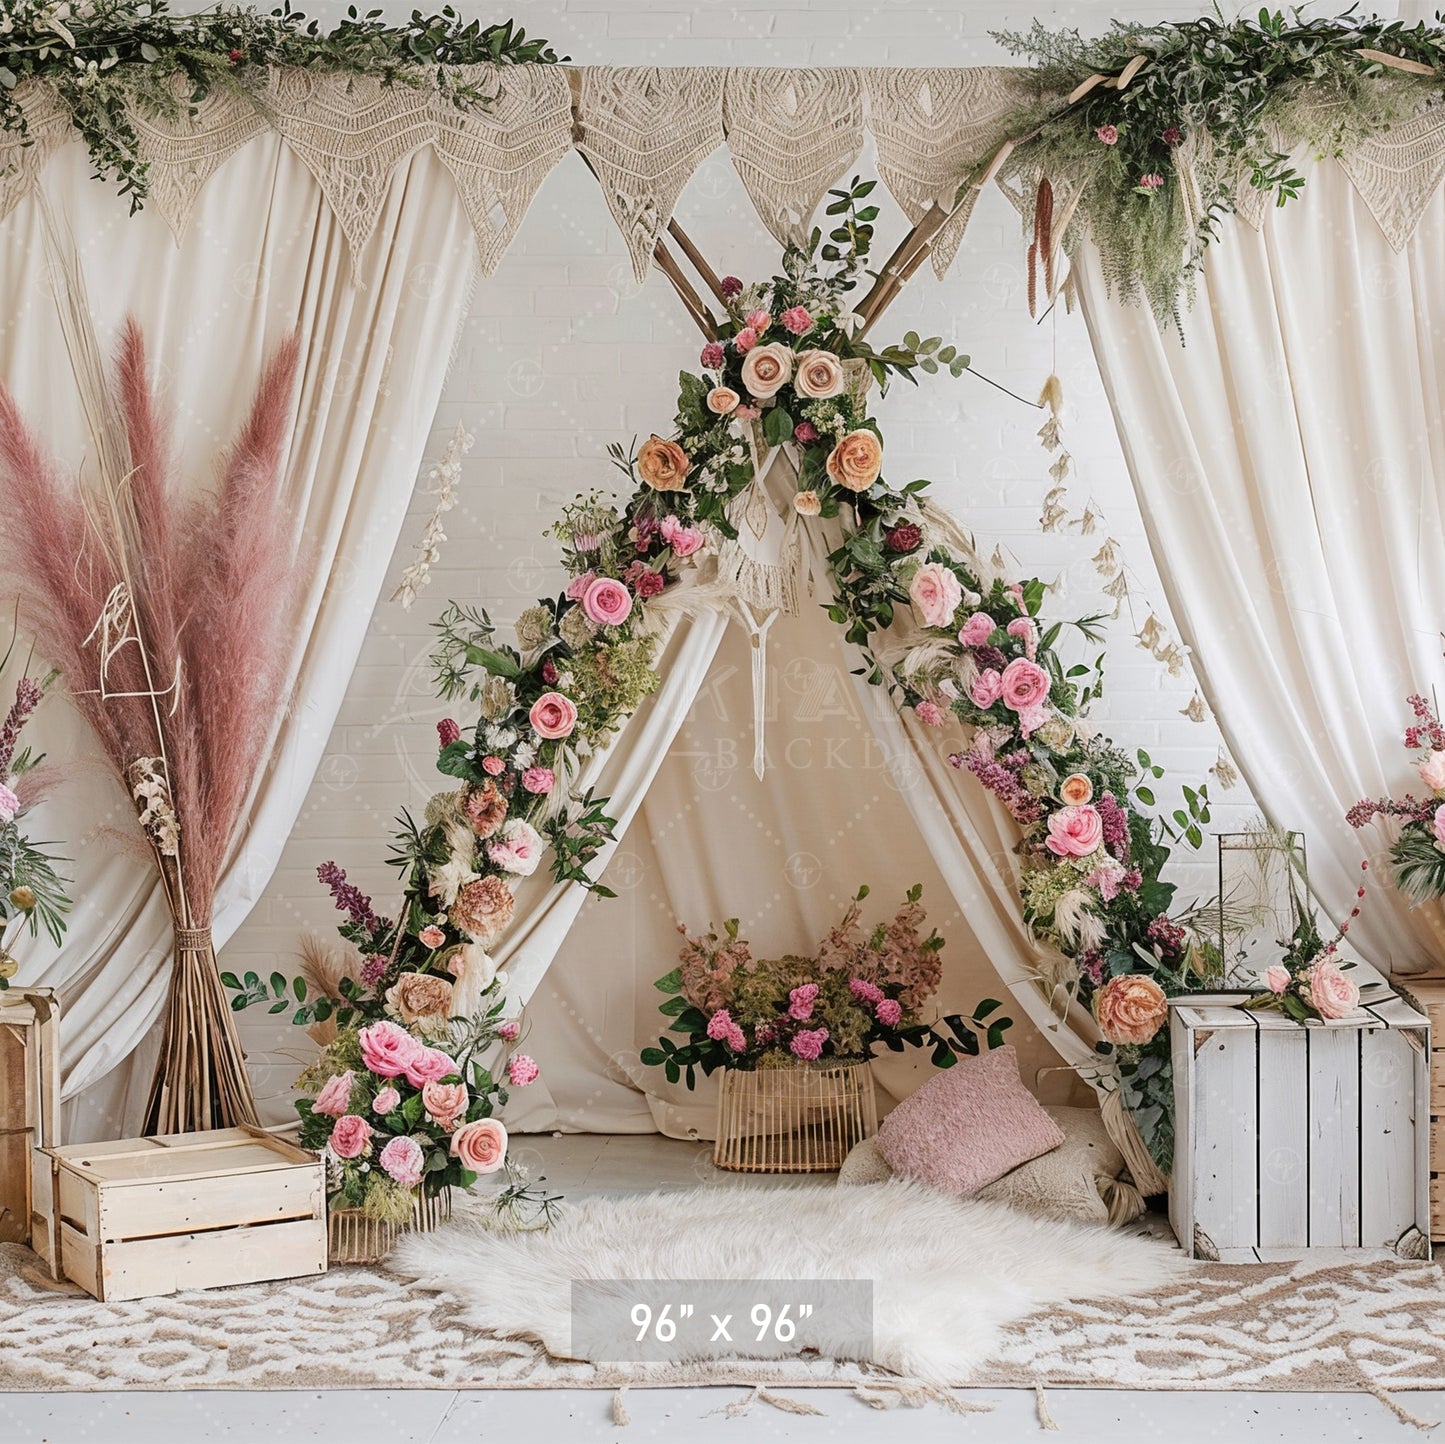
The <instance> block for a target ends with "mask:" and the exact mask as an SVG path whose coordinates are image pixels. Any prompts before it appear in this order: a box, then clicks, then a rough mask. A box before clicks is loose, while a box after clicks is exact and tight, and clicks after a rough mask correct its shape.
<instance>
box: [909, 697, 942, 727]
mask: <svg viewBox="0 0 1445 1444" xmlns="http://www.w3.org/2000/svg"><path fill="white" fill-rule="evenodd" d="M913 715H914V716H915V717H917V718H918V720H919V721H920V722H922V723H923V725H924V726H925V727H942V726H943V708H942V707H940V706H939V705H938V703H937V702H919V703H918V704H917V705H916V706H915V707H914V709H913Z"/></svg>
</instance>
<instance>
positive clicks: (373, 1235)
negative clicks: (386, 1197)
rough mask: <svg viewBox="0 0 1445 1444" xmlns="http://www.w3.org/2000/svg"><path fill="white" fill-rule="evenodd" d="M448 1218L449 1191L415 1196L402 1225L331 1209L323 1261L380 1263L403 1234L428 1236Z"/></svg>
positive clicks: (353, 1211)
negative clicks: (409, 1216) (325, 1257)
mask: <svg viewBox="0 0 1445 1444" xmlns="http://www.w3.org/2000/svg"><path fill="white" fill-rule="evenodd" d="M451 1216H452V1191H451V1189H449V1188H444V1189H442V1191H441V1192H440V1193H435V1194H431V1195H430V1196H425V1197H424V1196H423V1195H422V1194H420V1193H418V1194H417V1195H416V1197H415V1198H414V1199H413V1200H412V1207H411V1218H410V1220H408V1221H407V1222H406V1223H387V1222H386V1221H384V1220H383V1219H379V1218H369V1217H368V1216H367V1214H366V1212H365V1210H363V1209H360V1208H333V1209H331V1210H330V1211H329V1213H328V1215H327V1243H328V1247H327V1258H328V1259H329V1260H330V1262H331V1263H332V1264H374V1263H380V1262H381V1261H382V1259H384V1258H385V1257H386V1256H387V1254H389V1253H390V1252H391V1251H392V1249H394V1248H395V1247H396V1241H397V1239H399V1238H400V1237H401V1235H402V1234H403V1233H406V1232H408V1231H410V1232H412V1233H430V1232H431V1231H432V1229H434V1228H436V1227H438V1226H439V1225H440V1224H443V1223H445V1222H446V1221H447V1220H448V1219H449V1218H450V1217H451Z"/></svg>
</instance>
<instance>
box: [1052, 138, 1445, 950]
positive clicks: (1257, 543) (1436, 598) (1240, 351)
mask: <svg viewBox="0 0 1445 1444" xmlns="http://www.w3.org/2000/svg"><path fill="white" fill-rule="evenodd" d="M1307 175H1308V179H1307V182H1306V185H1305V187H1304V191H1303V194H1302V196H1301V198H1300V199H1298V200H1296V201H1291V202H1290V203H1289V204H1288V205H1286V206H1284V207H1282V208H1280V209H1273V208H1272V209H1271V210H1270V211H1269V213H1268V216H1267V218H1266V220H1265V223H1264V225H1263V228H1262V229H1261V230H1259V231H1257V232H1256V231H1253V230H1251V229H1249V228H1248V227H1247V226H1246V225H1245V224H1244V223H1243V222H1241V221H1234V222H1232V223H1229V224H1226V225H1225V226H1223V227H1222V234H1221V236H1220V239H1219V240H1218V241H1217V242H1215V243H1214V244H1212V245H1211V246H1210V247H1209V249H1208V252H1207V253H1206V260H1205V265H1204V273H1203V276H1202V278H1201V280H1200V283H1199V293H1198V299H1197V301H1196V303H1195V305H1194V307H1193V308H1192V310H1190V311H1188V312H1187V313H1186V315H1185V317H1184V340H1183V341H1182V342H1181V340H1180V338H1179V337H1178V336H1177V335H1176V334H1174V333H1173V332H1172V331H1166V332H1165V333H1163V334H1161V333H1160V332H1159V330H1158V329H1157V328H1156V326H1155V324H1154V321H1153V319H1152V318H1151V317H1150V315H1149V314H1148V312H1147V310H1144V309H1140V308H1139V307H1135V306H1125V305H1121V304H1119V303H1118V302H1117V301H1114V300H1111V299H1110V298H1109V297H1108V296H1107V295H1106V292H1105V287H1104V283H1103V279H1102V272H1101V268H1100V262H1099V256H1098V253H1097V251H1096V250H1095V249H1094V248H1093V247H1092V246H1087V247H1084V248H1082V249H1081V254H1080V255H1079V257H1078V258H1077V259H1076V265H1075V270H1076V275H1077V276H1078V280H1079V287H1080V294H1081V296H1082V299H1083V306H1084V313H1085V315H1086V317H1087V319H1088V324H1089V329H1090V334H1091V336H1092V338H1093V342H1094V348H1095V352H1096V354H1097V356H1098V360H1099V366H1100V369H1101V370H1102V372H1103V375H1104V381H1105V385H1106V387H1107V388H1108V394H1109V398H1110V402H1111V404H1112V406H1113V409H1114V416H1115V420H1116V422H1117V424H1118V428H1119V435H1120V439H1121V441H1122V442H1123V446H1124V452H1125V456H1126V458H1127V460H1128V465H1129V469H1130V472H1131V474H1132V477H1133V481H1134V486H1135V489H1136V491H1137V493H1138V497H1139V505H1140V508H1141V510H1142V512H1143V515H1144V521H1145V525H1146V527H1147V529H1148V534H1149V539H1150V544H1151V546H1152V548H1153V551H1154V556H1155V560H1156V562H1157V563H1158V567H1159V573H1160V576H1161V577H1162V578H1163V580H1164V586H1165V589H1166V591H1167V593H1168V597H1169V602H1170V605H1171V607H1172V609H1173V613H1174V619H1175V621H1176V623H1177V624H1178V626H1179V629H1180V632H1181V634H1182V635H1183V636H1184V638H1185V640H1186V641H1187V642H1188V643H1189V645H1190V647H1191V648H1192V649H1193V654H1194V657H1193V660H1194V666H1195V669H1196V672H1197V674H1198V676H1199V679H1200V683H1201V686H1202V687H1203V689H1204V693H1205V696H1206V698H1207V699H1208V701H1209V704H1210V706H1211V707H1212V708H1213V711H1214V713H1215V716H1216V717H1217V718H1218V721H1219V725H1220V727H1221V729H1222V730H1223V732H1224V735H1225V737H1226V739H1227V741H1228V743H1229V747H1230V751H1231V752H1232V753H1233V755H1234V757H1235V759H1236V761H1237V762H1238V764H1239V768H1240V771H1241V773H1242V774H1243V776H1244V778H1245V780H1246V781H1247V782H1248V784H1249V786H1250V788H1251V789H1252V790H1253V793H1254V796H1255V798H1256V799H1257V800H1258V802H1259V803H1260V805H1261V807H1262V809H1263V810H1264V812H1265V814H1266V816H1267V817H1268V818H1269V819H1270V820H1271V821H1273V822H1276V823H1278V824H1279V825H1281V826H1284V827H1290V828H1295V829H1299V830H1302V831H1304V832H1305V834H1306V843H1307V848H1308V859H1309V869H1310V879H1311V883H1312V885H1313V887H1314V890H1315V891H1316V893H1317V895H1318V897H1319V899H1320V901H1321V903H1322V904H1323V906H1324V907H1325V908H1326V909H1327V910H1328V911H1329V912H1330V913H1331V914H1332V915H1333V916H1334V917H1335V918H1337V919H1338V918H1339V917H1341V916H1342V915H1343V914H1344V913H1346V912H1348V911H1349V909H1350V907H1351V906H1352V904H1353V902H1354V892H1355V888H1356V886H1357V885H1358V884H1359V881H1360V866H1359V864H1360V859H1361V858H1362V856H1365V855H1369V856H1371V857H1374V858H1375V859H1376V861H1377V862H1380V861H1383V851H1384V847H1385V845H1386V842H1387V838H1386V837H1385V836H1384V835H1382V834H1381V833H1378V832H1376V830H1375V828H1374V827H1373V826H1372V827H1370V828H1368V829H1366V830H1364V831H1362V832H1360V833H1356V832H1355V831H1354V830H1353V829H1352V828H1350V827H1349V825H1348V824H1347V823H1346V822H1345V816H1344V815H1345V812H1346V810H1347V809H1348V808H1349V807H1350V806H1351V805H1352V804H1353V803H1355V802H1356V801H1358V800H1359V799H1360V798H1362V797H1366V796H1378V795H1382V794H1390V793H1394V794H1399V793H1401V792H1405V791H1409V790H1411V788H1412V784H1413V790H1414V792H1415V794H1416V795H1417V796H1418V795H1419V794H1420V793H1421V791H1422V788H1421V786H1420V783H1419V779H1418V778H1417V777H1416V776H1415V774H1414V772H1413V769H1412V768H1411V767H1410V766H1409V762H1408V759H1407V756H1406V753H1405V752H1404V750H1403V748H1402V745H1401V734H1402V732H1403V729H1404V727H1405V725H1406V723H1407V722H1409V721H1411V720H1413V719H1412V718H1411V717H1410V716H1409V712H1408V709H1407V707H1406V705H1405V698H1406V696H1407V695H1408V694H1410V693H1412V692H1417V691H1418V692H1423V693H1424V694H1425V695H1426V696H1427V697H1428V696H1430V695H1431V694H1432V692H1433V691H1434V689H1435V688H1436V687H1437V685H1438V684H1439V682H1440V681H1441V679H1442V671H1445V669H1442V665H1441V629H1442V627H1445V263H1442V259H1441V258H1442V256H1445V195H1442V193H1441V192H1440V190H1439V189H1437V190H1436V191H1435V194H1434V196H1433V198H1432V199H1431V200H1430V201H1429V203H1428V205H1426V207H1425V209H1424V214H1423V216H1422V218H1421V220H1420V223H1419V226H1418V229H1417V230H1416V232H1415V234H1414V237H1413V239H1411V240H1410V241H1409V242H1408V243H1407V244H1406V245H1405V247H1404V249H1403V251H1401V252H1398V253H1397V252H1396V251H1394V250H1392V249H1391V247H1390V245H1389V243H1388V242H1387V241H1386V239H1385V237H1384V235H1383V234H1382V232H1381V230H1380V227H1379V226H1378V225H1377V224H1376V222H1375V220H1374V218H1373V216H1372V215H1371V214H1370V211H1369V210H1368V209H1367V208H1366V205H1365V204H1364V202H1363V201H1362V200H1361V198H1360V196H1359V195H1358V194H1357V192H1356V190H1355V188H1354V186H1353V185H1352V184H1351V182H1350V180H1349V179H1348V178H1347V176H1346V175H1345V174H1344V172H1343V171H1342V170H1341V169H1340V167H1339V166H1338V165H1336V164H1334V163H1333V162H1329V163H1325V164H1321V165H1314V166H1308V168H1307ZM1383 873H1384V869H1383V867H1381V868H1378V869H1377V871H1376V873H1375V878H1374V884H1375V885H1374V886H1373V887H1372V889H1371V893H1372V896H1371V897H1370V899H1369V901H1368V902H1367V904H1366V907H1365V912H1364V915H1363V917H1362V918H1361V919H1360V922H1359V925H1358V927H1357V930H1356V931H1355V933H1354V934H1353V935H1352V936H1353V937H1354V939H1355V941H1356V943H1357V945H1358V946H1359V948H1360V950H1361V952H1362V953H1363V954H1364V955H1365V957H1366V958H1368V960H1369V961H1371V962H1372V963H1374V964H1375V965H1376V966H1377V967H1379V968H1381V969H1382V970H1384V969H1399V970H1403V971H1414V970H1419V969H1422V968H1427V967H1430V966H1432V965H1433V966H1434V967H1435V968H1436V969H1437V970H1438V969H1439V968H1440V966H1441V965H1442V963H1445V926H1442V914H1441V910H1440V909H1439V907H1438V906H1429V907H1424V908H1418V909H1414V910H1411V909H1409V908H1407V907H1406V905H1405V904H1404V902H1403V901H1402V900H1401V898H1400V897H1399V895H1398V894H1396V893H1395V892H1394V890H1393V889H1391V888H1390V887H1389V886H1388V884H1387V882H1386V880H1385V877H1384V876H1383Z"/></svg>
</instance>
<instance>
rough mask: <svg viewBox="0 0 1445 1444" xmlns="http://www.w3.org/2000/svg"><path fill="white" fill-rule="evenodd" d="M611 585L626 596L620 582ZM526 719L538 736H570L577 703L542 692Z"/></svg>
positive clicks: (630, 603)
mask: <svg viewBox="0 0 1445 1444" xmlns="http://www.w3.org/2000/svg"><path fill="white" fill-rule="evenodd" d="M593 585H594V586H601V585H602V583H601V582H594V583H593ZM612 585H613V586H614V587H617V588H618V589H619V590H621V591H622V594H623V596H627V591H626V588H624V587H623V586H622V583H621V582H613V583H612ZM627 605H628V607H629V608H630V607H631V606H632V598H631V597H628V598H627ZM583 610H584V611H585V610H586V603H585V602H584V603H583ZM527 720H528V721H529V722H531V724H532V731H534V732H535V733H536V734H537V736H538V737H545V738H547V740H548V741H555V740H556V739H557V738H559V737H570V736H571V735H572V729H573V728H574V727H575V726H576V725H577V704H576V703H575V702H573V701H572V699H571V698H570V697H564V696H563V695H562V693H560V692H543V693H542V695H541V696H540V697H538V698H537V700H536V701H535V702H533V703H532V710H531V711H530V712H528V713H527Z"/></svg>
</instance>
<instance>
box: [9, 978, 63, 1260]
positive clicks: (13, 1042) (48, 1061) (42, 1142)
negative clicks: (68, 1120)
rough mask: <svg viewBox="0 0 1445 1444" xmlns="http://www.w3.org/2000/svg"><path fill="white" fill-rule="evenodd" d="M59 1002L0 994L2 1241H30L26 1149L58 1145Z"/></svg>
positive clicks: (23, 993) (21, 993)
mask: <svg viewBox="0 0 1445 1444" xmlns="http://www.w3.org/2000/svg"><path fill="white" fill-rule="evenodd" d="M59 1128H60V1003H59V1000H58V999H57V998H56V997H55V994H54V993H53V992H52V990H51V989H49V988H7V989H5V991H4V992H0V1243H26V1242H28V1241H29V1239H30V1215H31V1211H32V1203H31V1197H30V1150H31V1149H32V1148H35V1147H43V1148H49V1147H51V1146H53V1145H54V1144H56V1143H59V1142H60V1132H59Z"/></svg>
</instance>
